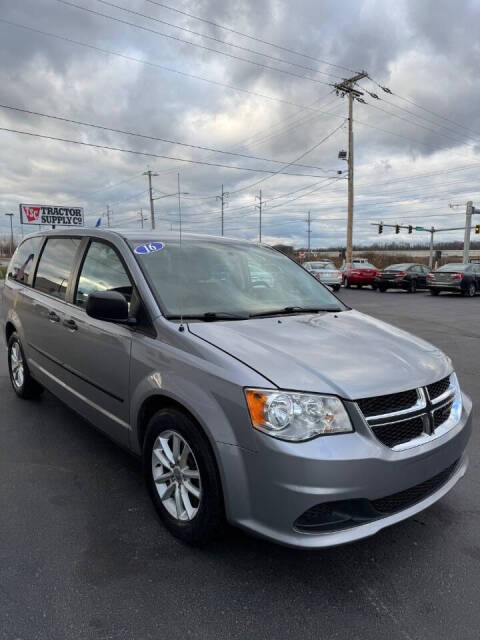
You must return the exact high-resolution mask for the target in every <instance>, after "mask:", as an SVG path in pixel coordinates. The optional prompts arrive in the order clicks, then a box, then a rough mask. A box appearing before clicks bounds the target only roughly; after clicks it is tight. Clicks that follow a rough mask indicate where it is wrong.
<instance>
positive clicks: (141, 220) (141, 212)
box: [138, 209, 147, 229]
mask: <svg viewBox="0 0 480 640" xmlns="http://www.w3.org/2000/svg"><path fill="white" fill-rule="evenodd" d="M138 215H139V216H140V226H141V227H142V229H143V222H144V221H145V220H146V219H147V218H144V217H143V209H140V211H139V212H138Z"/></svg>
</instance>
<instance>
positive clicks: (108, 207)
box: [107, 204, 110, 227]
mask: <svg viewBox="0 0 480 640" xmlns="http://www.w3.org/2000/svg"><path fill="white" fill-rule="evenodd" d="M109 226H110V205H109V204H107V227H109Z"/></svg>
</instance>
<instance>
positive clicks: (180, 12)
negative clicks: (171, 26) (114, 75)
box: [147, 0, 355, 73]
mask: <svg viewBox="0 0 480 640" xmlns="http://www.w3.org/2000/svg"><path fill="white" fill-rule="evenodd" d="M147 2H150V4H154V5H156V6H157V7H162V8H163V9H168V10H169V11H175V12H176V13H179V14H181V15H184V16H187V17H189V18H194V19H195V20H200V21H201V22H204V23H206V24H209V25H211V26H213V27H216V28H217V29H223V31H228V32H230V33H234V34H236V35H238V36H242V37H243V38H248V39H249V40H254V41H255V42H260V43H261V44H266V45H268V46H269V47H274V48H275V49H279V50H281V51H285V52H287V53H293V54H294V55H296V56H301V57H302V58H307V59H308V60H314V61H315V62H320V63H321V64H326V65H328V66H330V67H336V68H337V69H342V70H343V71H348V72H350V73H355V70H354V69H349V68H348V67H344V66H342V65H340V64H333V63H332V62H328V61H327V60H321V59H320V58H315V57H313V56H310V55H308V54H306V53H301V52H299V51H294V50H293V49H289V48H288V47H283V46H282V45H279V44H275V43H273V42H268V41H267V40H262V39H261V38H256V37H255V36H251V35H248V34H246V33H242V32H241V31H236V30H235V29H231V28H230V27H226V26H225V25H221V24H218V22H213V21H211V20H207V19H205V18H201V17H199V16H195V15H193V14H192V13H188V12H187V11H181V10H180V9H177V8H175V7H171V6H169V5H167V4H163V3H161V2H156V1H154V0H147Z"/></svg>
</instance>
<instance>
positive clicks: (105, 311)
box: [86, 291, 129, 323]
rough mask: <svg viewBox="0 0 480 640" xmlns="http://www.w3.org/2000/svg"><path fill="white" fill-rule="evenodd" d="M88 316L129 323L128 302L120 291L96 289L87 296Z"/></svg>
mask: <svg viewBox="0 0 480 640" xmlns="http://www.w3.org/2000/svg"><path fill="white" fill-rule="evenodd" d="M86 311H87V316H90V317H91V318H96V319H97V320H105V321H106V322H120V323H128V322H129V318H128V303H127V301H126V299H125V296H123V295H122V294H121V293H119V292H118V291H96V292H95V293H91V294H90V295H89V296H88V298H87V309H86Z"/></svg>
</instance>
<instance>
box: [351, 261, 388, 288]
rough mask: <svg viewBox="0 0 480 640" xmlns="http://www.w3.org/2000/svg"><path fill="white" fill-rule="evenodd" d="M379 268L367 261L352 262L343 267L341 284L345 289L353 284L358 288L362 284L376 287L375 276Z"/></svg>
mask: <svg viewBox="0 0 480 640" xmlns="http://www.w3.org/2000/svg"><path fill="white" fill-rule="evenodd" d="M378 273H380V272H379V270H378V269H377V267H374V266H373V264H370V263H369V262H352V263H348V262H347V264H346V265H344V267H343V286H344V287H346V288H347V289H348V288H349V287H350V286H351V285H352V284H355V285H357V287H358V288H359V289H360V288H361V287H363V286H369V285H370V286H371V287H372V289H376V288H377V285H376V284H375V278H376V276H377V275H378Z"/></svg>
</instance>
